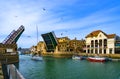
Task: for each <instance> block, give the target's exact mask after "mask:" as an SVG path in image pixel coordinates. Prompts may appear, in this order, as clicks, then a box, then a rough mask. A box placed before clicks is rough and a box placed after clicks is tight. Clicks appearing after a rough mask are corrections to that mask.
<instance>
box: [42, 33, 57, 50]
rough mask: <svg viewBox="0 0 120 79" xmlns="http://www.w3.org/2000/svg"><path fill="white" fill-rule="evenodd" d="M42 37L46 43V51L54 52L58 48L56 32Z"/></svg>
mask: <svg viewBox="0 0 120 79" xmlns="http://www.w3.org/2000/svg"><path fill="white" fill-rule="evenodd" d="M41 36H42V38H43V40H44V42H45V45H46V51H47V52H54V50H55V48H56V46H57V45H58V42H57V39H56V36H55V34H54V32H49V33H45V34H42V35H41Z"/></svg>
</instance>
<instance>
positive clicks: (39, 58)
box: [31, 56, 43, 61]
mask: <svg viewBox="0 0 120 79" xmlns="http://www.w3.org/2000/svg"><path fill="white" fill-rule="evenodd" d="M31 59H32V60H36V61H41V60H43V58H42V57H41V56H33V57H32V58H31Z"/></svg>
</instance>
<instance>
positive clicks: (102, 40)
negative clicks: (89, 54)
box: [102, 39, 104, 54]
mask: <svg viewBox="0 0 120 79" xmlns="http://www.w3.org/2000/svg"><path fill="white" fill-rule="evenodd" d="M102 54H104V39H102Z"/></svg>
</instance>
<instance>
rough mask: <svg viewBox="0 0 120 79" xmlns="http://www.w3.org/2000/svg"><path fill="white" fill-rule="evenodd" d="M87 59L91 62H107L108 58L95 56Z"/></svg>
mask: <svg viewBox="0 0 120 79" xmlns="http://www.w3.org/2000/svg"><path fill="white" fill-rule="evenodd" d="M87 60H88V61H91V62H105V61H106V58H104V57H99V56H95V57H88V58H87Z"/></svg>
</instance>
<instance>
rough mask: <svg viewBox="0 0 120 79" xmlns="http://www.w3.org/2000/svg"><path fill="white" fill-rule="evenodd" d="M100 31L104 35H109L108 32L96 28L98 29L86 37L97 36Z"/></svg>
mask: <svg viewBox="0 0 120 79" xmlns="http://www.w3.org/2000/svg"><path fill="white" fill-rule="evenodd" d="M100 32H102V33H103V34H104V35H106V36H107V34H106V33H104V32H103V31H101V30H96V31H93V32H91V33H90V34H88V35H87V36H86V37H85V38H88V37H97V36H98V34H99V33H100Z"/></svg>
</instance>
